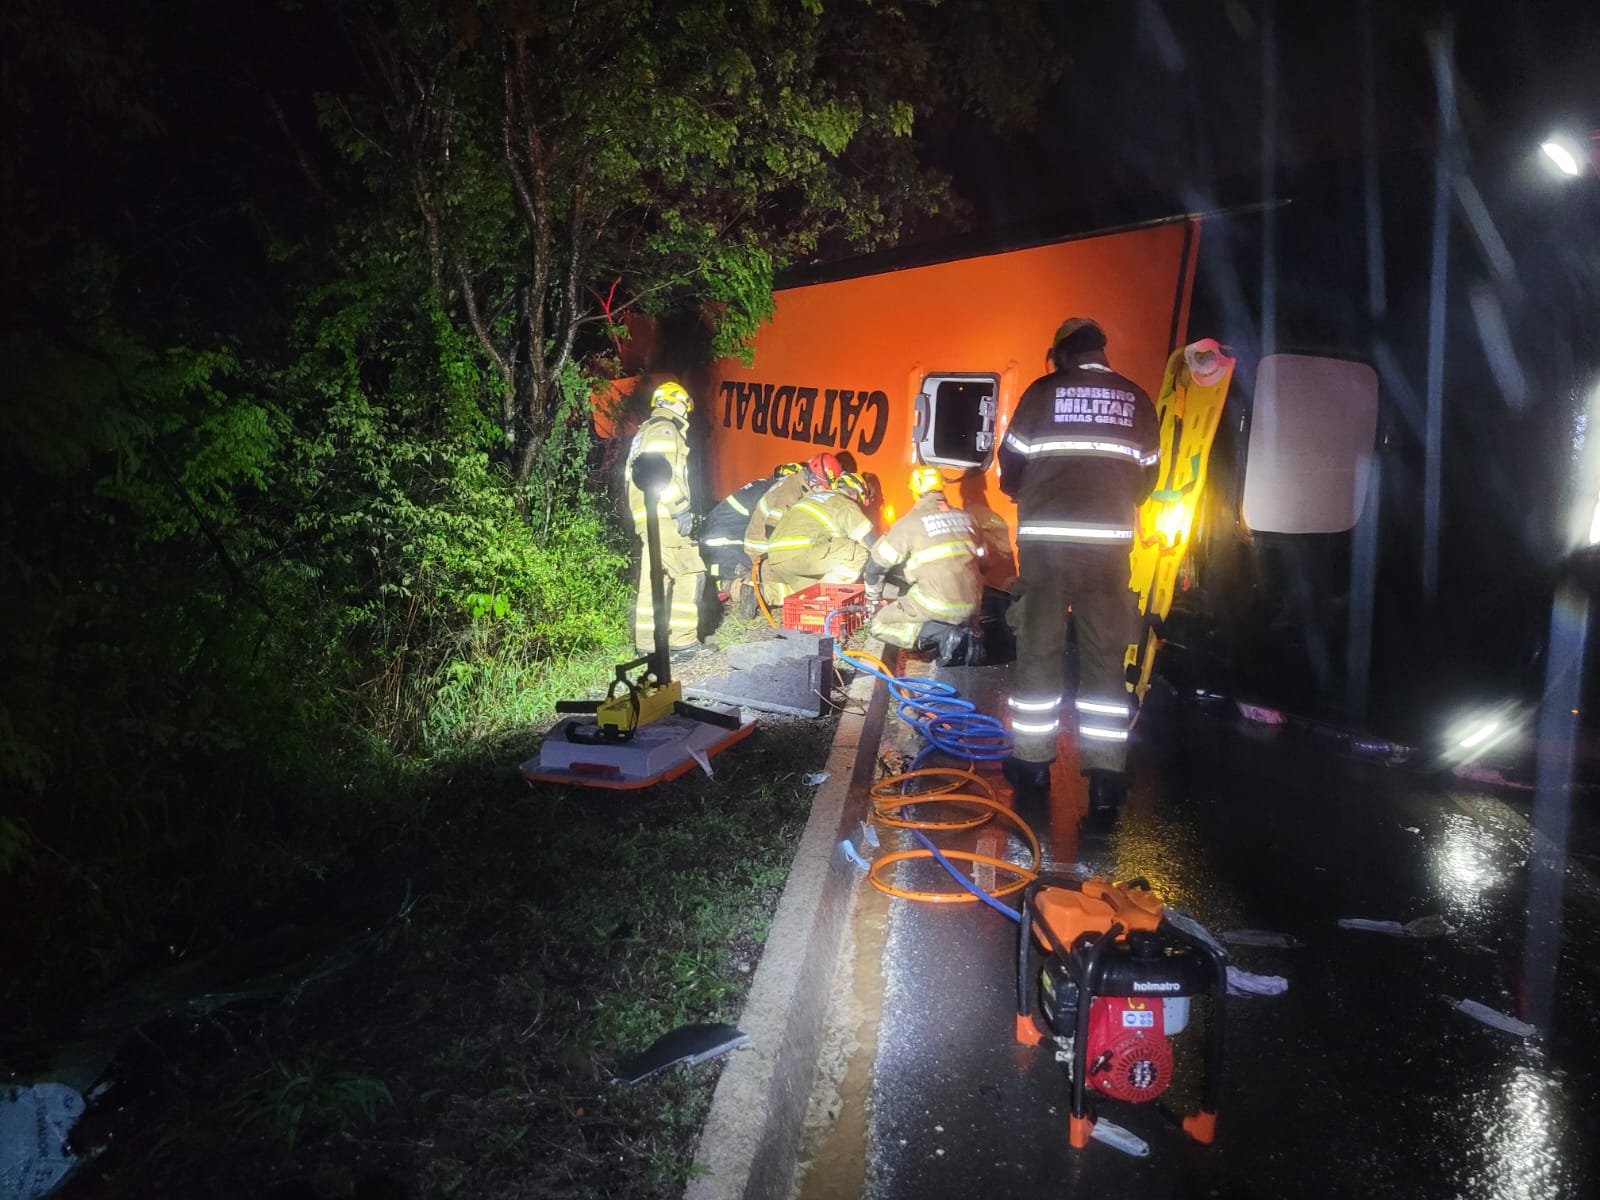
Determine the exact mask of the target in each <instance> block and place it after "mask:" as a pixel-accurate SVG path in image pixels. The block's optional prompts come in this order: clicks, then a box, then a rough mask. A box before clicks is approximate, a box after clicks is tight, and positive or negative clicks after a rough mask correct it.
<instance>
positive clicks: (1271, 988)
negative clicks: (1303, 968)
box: [1228, 966, 1289, 996]
mask: <svg viewBox="0 0 1600 1200" xmlns="http://www.w3.org/2000/svg"><path fill="white" fill-rule="evenodd" d="M1288 990H1289V981H1288V980H1287V979H1285V978H1284V977H1283V976H1282V975H1256V974H1254V973H1252V972H1250V971H1241V970H1240V969H1239V968H1238V967H1233V966H1230V967H1229V968H1228V995H1230V996H1281V995H1283V993H1285V992H1287V991H1288Z"/></svg>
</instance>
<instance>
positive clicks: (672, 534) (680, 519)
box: [626, 380, 706, 655]
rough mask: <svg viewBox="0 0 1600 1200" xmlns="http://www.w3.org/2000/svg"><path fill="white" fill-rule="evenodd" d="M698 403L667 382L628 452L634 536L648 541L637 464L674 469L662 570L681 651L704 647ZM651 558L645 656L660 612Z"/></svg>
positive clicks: (646, 569) (667, 492) (639, 644)
mask: <svg viewBox="0 0 1600 1200" xmlns="http://www.w3.org/2000/svg"><path fill="white" fill-rule="evenodd" d="M692 411H694V401H693V400H691V399H690V398H689V393H688V392H687V391H686V390H685V389H684V386H683V385H682V384H681V383H677V382H674V381H671V380H669V381H667V382H666V383H663V384H661V385H660V386H658V387H657V388H656V390H655V391H654V392H653V393H652V394H651V396H650V415H649V416H648V417H647V418H645V420H644V422H643V423H642V424H641V425H640V426H639V432H638V433H636V434H635V435H634V438H633V445H632V446H631V447H630V448H629V450H628V462H627V468H626V476H627V480H628V507H629V508H630V509H631V510H632V513H633V528H634V532H636V533H637V534H638V535H639V539H640V541H641V542H643V541H644V538H645V515H646V507H645V496H644V493H643V492H642V491H641V490H640V489H639V487H638V485H637V484H636V483H634V480H633V463H634V460H635V459H636V458H638V457H639V456H640V455H641V454H659V455H661V456H662V457H663V458H665V459H666V460H667V462H668V464H669V465H670V466H671V467H672V478H671V480H670V481H669V482H668V483H667V485H666V486H665V487H664V488H662V490H661V494H660V495H659V496H658V497H657V498H656V517H657V524H658V525H659V527H660V534H661V572H662V577H663V582H664V584H665V589H666V591H665V602H666V605H667V619H668V625H667V644H668V646H669V647H670V648H671V649H672V650H673V651H675V652H678V651H688V650H693V649H695V648H697V647H698V646H699V644H700V591H701V589H702V588H703V587H704V586H705V580H706V575H705V571H706V568H705V563H703V562H702V561H701V559H700V551H699V548H698V547H697V546H696V545H695V542H694V538H693V537H692V536H691V534H692V532H693V529H694V510H693V508H692V507H691V505H690V497H689V440H688V432H689V414H690V413H691V412H692ZM647 559H648V554H647V553H646V552H643V551H641V553H640V555H639V592H638V597H637V599H636V600H635V602H634V610H633V644H634V648H635V649H636V650H637V651H638V652H639V654H641V655H644V654H648V653H650V652H651V650H652V649H653V648H654V646H655V608H654V605H653V603H652V601H651V597H650V564H649V562H648V561H647Z"/></svg>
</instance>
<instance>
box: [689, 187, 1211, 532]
mask: <svg viewBox="0 0 1600 1200" xmlns="http://www.w3.org/2000/svg"><path fill="white" fill-rule="evenodd" d="M1198 234H1199V221H1198V219H1196V218H1183V219H1180V220H1174V221H1171V222H1166V223H1162V224H1156V225H1150V226H1144V227H1140V228H1135V229H1130V230H1125V231H1121V232H1115V233H1108V234H1101V235H1095V236H1089V237H1082V238H1077V239H1074V240H1071V241H1061V242H1055V243H1052V244H1049V245H1043V246H1034V247H1031V248H1029V249H1025V250H1012V251H1007V252H1004V253H998V254H987V255H981V256H977V257H971V258H963V259H957V260H953V261H949V262H941V263H935V264H933V265H929V266H922V267H911V268H905V269H901V270H894V271H886V272H882V273H879V274H873V275H863V276H858V277H855V278H850V279H842V280H837V281H833V282H827V283H816V284H808V285H805V286H801V287H794V288H787V289H784V290H781V291H778V292H777V293H775V295H774V300H775V303H776V312H775V313H774V315H773V318H772V321H771V322H770V323H769V324H767V325H766V326H763V327H762V329H761V331H760V332H759V333H758V334H757V336H756V339H755V342H754V359H753V361H752V363H751V365H750V366H748V367H746V366H745V365H744V364H742V363H741V362H739V361H738V360H737V359H723V360H721V361H719V362H717V363H716V364H714V365H713V367H712V368H711V371H710V375H709V378H708V379H706V380H704V381H703V382H702V381H700V380H689V381H686V382H689V383H690V384H691V387H692V388H693V390H694V392H695V398H696V402H697V404H698V405H703V406H704V410H705V418H704V420H705V426H703V427H704V428H708V429H709V447H708V448H709V451H710V453H709V455H708V459H709V462H708V464H707V465H708V468H709V469H708V471H707V476H708V482H709V483H710V484H711V490H712V493H713V495H712V497H711V498H710V499H709V501H708V503H707V504H706V505H705V507H709V506H710V503H715V501H716V499H719V498H720V497H722V496H726V495H727V494H729V493H730V492H732V491H734V490H735V489H736V488H738V487H740V486H741V485H743V484H744V483H746V482H748V481H749V480H751V479H754V478H756V477H757V476H760V475H764V474H767V473H769V472H770V471H771V470H772V468H773V467H774V466H775V465H776V464H778V463H780V462H789V461H794V460H799V461H804V460H805V459H807V458H809V457H810V456H811V455H813V454H816V453H818V452H820V451H823V450H828V451H831V452H833V453H835V454H842V453H843V452H845V451H848V452H849V453H850V454H852V455H853V456H854V457H855V462H856V469H858V470H860V471H863V472H870V473H872V474H874V475H876V476H877V477H878V482H879V486H880V488H881V492H882V500H881V508H880V510H879V512H878V513H876V514H875V515H876V517H877V520H878V525H879V528H880V531H881V530H882V529H883V528H886V527H887V525H888V523H889V522H891V521H892V520H893V519H894V516H895V515H896V513H898V512H903V511H904V510H905V509H906V508H908V507H909V506H910V502H911V496H910V493H909V491H908V489H907V483H908V479H909V476H910V473H911V469H912V468H913V467H914V466H915V465H916V452H915V449H914V446H913V443H912V429H913V425H914V423H915V422H914V412H915V399H916V395H917V393H918V391H919V390H920V385H921V381H922V378H923V376H924V375H927V374H934V373H940V372H963V373H966V372H973V373H976V372H986V373H993V374H997V375H999V376H1000V387H999V395H998V397H997V399H998V406H999V413H998V417H997V420H996V426H995V432H996V435H997V436H998V435H999V434H1001V433H1003V432H1004V430H1005V428H1006V425H1007V423H1008V422H1009V420H1010V417H1011V413H1012V410H1013V409H1014V408H1015V406H1016V402H1017V398H1018V397H1019V396H1020V395H1021V393H1022V391H1023V389H1025V388H1026V387H1027V386H1028V384H1030V383H1031V382H1033V380H1035V379H1036V378H1038V377H1039V376H1040V375H1042V374H1044V373H1045V371H1046V369H1047V368H1046V365H1045V353H1046V351H1047V349H1048V348H1049V346H1050V343H1051V338H1052V336H1053V335H1054V333H1055V330H1056V327H1057V326H1058V325H1060V323H1061V322H1062V321H1063V320H1064V319H1065V318H1067V317H1069V316H1090V317H1093V318H1094V319H1095V320H1096V321H1098V322H1099V323H1100V325H1101V327H1102V328H1103V329H1104V330H1105V332H1106V337H1107V340H1108V343H1109V344H1108V347H1107V357H1108V359H1109V361H1110V362H1111V364H1112V366H1113V367H1114V368H1115V369H1116V370H1118V371H1120V372H1121V373H1122V374H1124V375H1126V376H1127V377H1128V378H1130V379H1132V380H1133V381H1134V382H1136V383H1138V384H1139V385H1140V386H1141V387H1143V388H1144V389H1145V390H1146V391H1147V392H1149V394H1150V396H1151V397H1152V399H1153V398H1154V397H1155V396H1156V395H1157V394H1158V392H1159V390H1160V387H1161V381H1162V372H1163V369H1164V368H1165V366H1166V364H1167V358H1168V355H1169V353H1170V352H1171V350H1172V349H1173V348H1174V347H1175V346H1177V345H1181V344H1182V343H1183V340H1184V337H1185V331H1186V326H1187V323H1188V310H1189V299H1190V291H1191V288H1192V284H1193V263H1194V260H1195V254H1196V250H1197V246H1198ZM696 384H700V386H695V385H696ZM696 415H697V417H698V416H699V414H696ZM961 474H963V473H962V472H959V471H946V472H945V476H946V478H947V479H948V480H951V481H952V484H953V483H954V481H955V479H956V478H957V476H959V475H961ZM966 474H969V475H976V472H967V473H966ZM951 499H952V500H953V501H955V502H956V503H958V504H961V505H963V506H968V507H971V506H973V505H974V504H986V505H988V506H989V507H990V508H992V509H993V510H994V511H995V512H996V513H998V514H999V515H1000V516H1001V517H1003V518H1004V519H1005V521H1006V522H1007V524H1008V526H1010V527H1011V528H1012V529H1014V528H1015V523H1016V510H1015V507H1014V506H1013V505H1012V504H1011V502H1010V501H1009V500H1008V499H1007V498H1006V497H1005V496H1004V495H1002V494H1001V492H1000V489H999V486H998V469H997V468H996V467H994V466H993V465H991V466H990V468H989V469H988V471H987V472H985V473H984V477H983V478H982V479H981V480H979V479H974V480H972V481H970V482H967V483H964V484H963V486H961V487H960V489H959V495H958V494H957V488H956V487H955V486H952V488H951Z"/></svg>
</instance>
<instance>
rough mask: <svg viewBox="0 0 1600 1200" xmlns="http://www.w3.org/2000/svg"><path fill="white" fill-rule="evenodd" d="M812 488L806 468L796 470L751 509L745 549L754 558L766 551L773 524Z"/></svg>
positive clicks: (773, 487) (775, 483)
mask: <svg viewBox="0 0 1600 1200" xmlns="http://www.w3.org/2000/svg"><path fill="white" fill-rule="evenodd" d="M809 490H810V485H809V484H807V483H806V473H805V472H804V471H796V472H795V473H794V474H793V475H785V476H784V477H783V478H782V479H779V480H777V481H775V482H774V483H773V485H772V486H771V487H769V488H768V489H767V490H766V492H765V493H764V494H763V495H762V497H761V500H760V502H759V503H758V504H756V505H755V507H754V508H752V509H751V510H750V521H749V524H748V525H746V526H745V534H744V552H745V553H746V554H748V555H749V556H750V557H751V558H755V557H756V556H757V555H761V554H765V553H766V552H767V542H768V540H769V538H768V535H769V534H770V533H771V531H772V528H773V526H775V525H776V524H777V523H778V522H779V521H781V520H783V517H784V514H785V513H787V512H788V511H789V510H790V509H791V508H793V507H794V506H795V505H796V504H797V503H799V502H800V500H802V499H803V498H804V497H805V494H806V492H807V491H809Z"/></svg>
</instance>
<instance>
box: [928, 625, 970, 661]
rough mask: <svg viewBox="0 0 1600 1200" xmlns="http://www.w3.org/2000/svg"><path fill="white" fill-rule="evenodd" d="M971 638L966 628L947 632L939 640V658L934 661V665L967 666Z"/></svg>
mask: <svg viewBox="0 0 1600 1200" xmlns="http://www.w3.org/2000/svg"><path fill="white" fill-rule="evenodd" d="M970 640H971V639H970V636H969V634H968V632H967V630H966V629H964V628H953V629H949V630H946V631H945V633H943V634H942V635H941V636H940V638H939V657H938V658H936V659H934V660H933V661H934V665H935V666H940V667H964V666H966V665H967V661H968V660H967V646H968V643H969V641H970Z"/></svg>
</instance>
